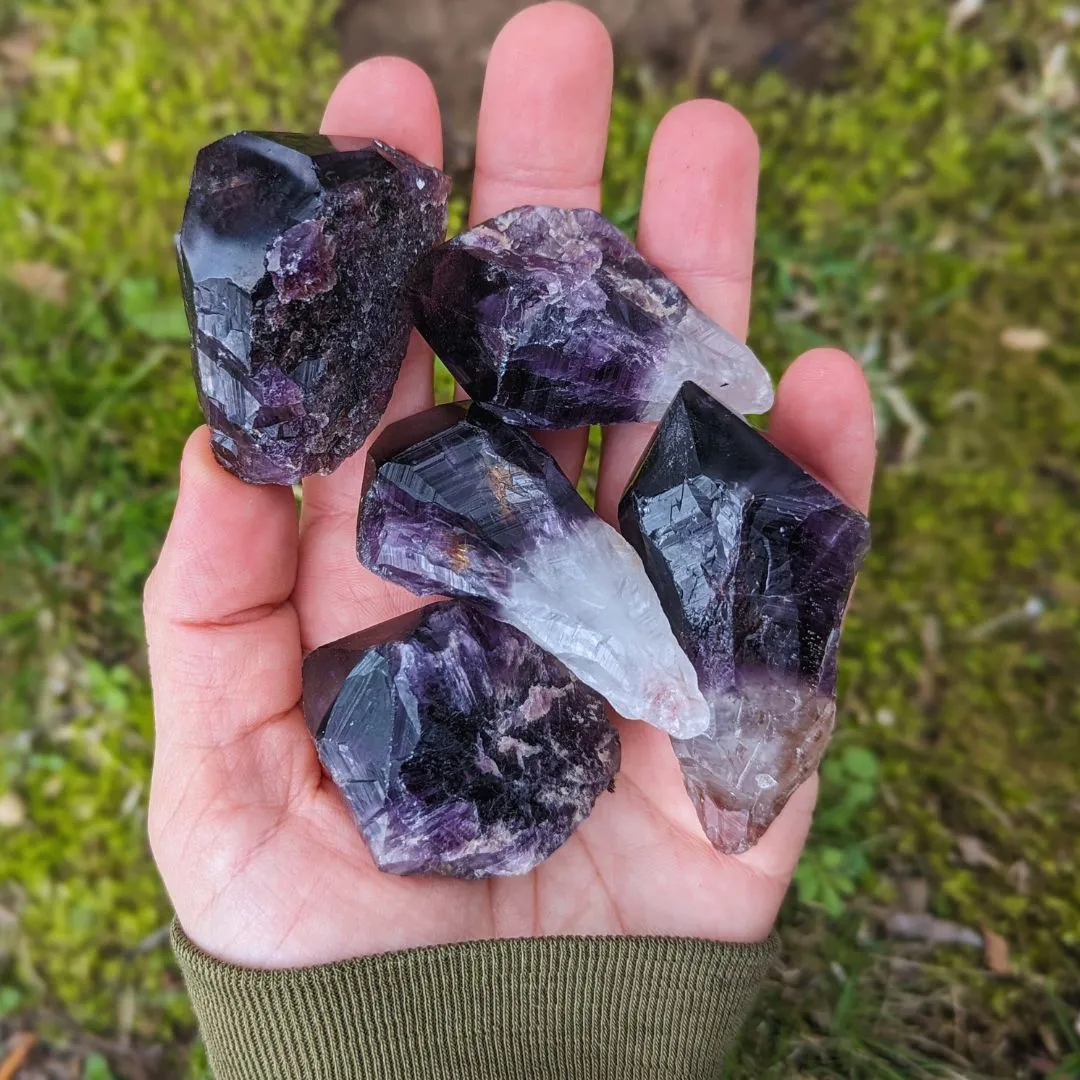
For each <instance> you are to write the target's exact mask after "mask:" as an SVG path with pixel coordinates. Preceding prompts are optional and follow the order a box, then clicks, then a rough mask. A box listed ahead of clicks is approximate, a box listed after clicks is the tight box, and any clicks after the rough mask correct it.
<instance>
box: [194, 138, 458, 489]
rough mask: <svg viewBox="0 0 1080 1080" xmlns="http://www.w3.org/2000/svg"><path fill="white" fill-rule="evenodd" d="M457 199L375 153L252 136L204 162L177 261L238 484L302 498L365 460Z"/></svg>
mask: <svg viewBox="0 0 1080 1080" xmlns="http://www.w3.org/2000/svg"><path fill="white" fill-rule="evenodd" d="M449 193H450V179H449V177H447V176H445V175H444V174H443V173H441V172H439V171H438V170H437V169H433V168H431V167H429V166H427V165H424V164H421V163H420V162H419V161H416V160H415V159H413V158H411V157H409V155H408V154H404V153H402V152H401V151H400V150H395V149H394V148H393V147H391V146H387V145H386V144H385V143H381V142H378V141H377V140H372V139H344V138H337V137H335V138H334V139H333V141H331V140H330V139H328V138H325V137H324V136H322V135H290V134H269V133H254V132H241V133H240V134H237V135H230V136H228V137H227V138H224V139H220V140H219V141H218V142H215V143H211V144H210V145H209V146H207V147H204V148H203V149H202V150H201V151H200V152H199V156H198V158H197V159H196V162H195V171H194V175H193V176H192V180H191V192H190V194H189V196H188V202H187V207H186V208H185V210H184V220H183V224H182V225H181V227H180V232H179V233H178V234H177V237H176V248H177V255H178V259H179V265H180V278H181V283H182V285H183V291H184V302H185V305H186V307H187V313H188V323H189V325H190V327H191V335H192V344H193V366H194V372H195V384H196V386H197V388H198V392H199V403H200V404H201V405H202V409H203V413H204V414H205V416H206V420H207V423H208V424H209V425H210V429H211V431H212V433H213V434H212V445H213V449H214V455H215V456H216V457H217V459H218V461H220V462H221V464H222V465H224V466H225V468H227V469H228V470H229V471H230V472H232V473H234V474H235V475H237V476H239V477H240V479H241V480H247V481H249V482H251V483H260V484H293V483H296V482H297V481H298V480H300V479H301V478H302V477H303V476H306V475H308V474H309V473H317V472H330V471H332V470H333V469H335V468H336V467H337V466H338V465H339V464H340V463H341V462H342V461H344V460H345V458H347V457H348V456H349V455H350V454H352V453H353V452H354V451H355V450H357V449H358V448H359V447H360V444H361V443H362V442H363V441H364V439H365V438H366V437H367V435H368V434H369V433H370V432H371V430H372V429H373V428H374V427H375V425H376V423H378V420H379V417H380V416H381V415H382V413H383V410H384V409H385V408H386V405H387V403H388V402H389V400H390V392H391V390H392V389H393V386H394V381H395V379H396V378H397V373H398V369H399V368H400V367H401V360H402V358H403V356H404V355H405V348H406V346H407V345H408V341H409V332H410V326H411V319H410V317H409V315H408V312H407V310H406V305H405V303H404V299H403V295H402V285H403V282H404V280H405V276H406V274H407V273H408V271H409V270H410V269H411V268H412V266H413V265H414V264H415V262H416V260H417V259H418V258H419V257H420V256H421V255H423V254H424V253H425V252H427V251H429V250H430V249H431V248H432V247H433V246H434V245H435V244H437V243H439V241H441V240H442V238H443V236H444V235H445V232H446V203H447V199H448V197H449Z"/></svg>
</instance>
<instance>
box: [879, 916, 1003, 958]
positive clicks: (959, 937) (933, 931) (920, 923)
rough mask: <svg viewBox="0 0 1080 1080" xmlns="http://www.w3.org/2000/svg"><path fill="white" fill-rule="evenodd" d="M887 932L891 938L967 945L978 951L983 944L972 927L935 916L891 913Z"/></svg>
mask: <svg viewBox="0 0 1080 1080" xmlns="http://www.w3.org/2000/svg"><path fill="white" fill-rule="evenodd" d="M885 931H886V933H888V934H889V936H890V937H895V938H904V939H906V940H908V941H925V942H926V943H927V944H929V945H966V946H968V947H969V948H972V949H978V948H981V947H982V944H983V936H982V934H980V933H979V931H978V930H972V929H971V927H970V926H961V925H960V924H959V923H955V922H950V921H949V920H948V919H937V918H935V917H934V916H933V915H912V914H910V913H909V912H906V911H893V912H890V913H889V915H888V916H887V917H886V919H885Z"/></svg>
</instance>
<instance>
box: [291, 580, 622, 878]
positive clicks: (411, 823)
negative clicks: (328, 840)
mask: <svg viewBox="0 0 1080 1080" xmlns="http://www.w3.org/2000/svg"><path fill="white" fill-rule="evenodd" d="M304 715H305V717H306V718H307V723H308V727H309V729H310V730H311V732H312V734H313V735H314V738H315V743H316V746H317V747H318V751H319V757H320V759H321V760H322V763H323V765H324V766H325V768H326V770H327V772H328V773H329V774H330V776H331V778H332V779H333V780H334V782H335V783H336V784H337V786H338V787H339V788H340V789H341V791H342V793H343V794H344V796H345V798H346V799H347V800H348V802H349V805H350V807H351V808H352V811H353V814H354V816H355V818H356V821H357V823H358V825H359V826H360V829H361V831H362V832H363V834H364V837H365V839H366V840H367V843H368V846H369V848H370V849H371V854H372V857H373V858H374V860H375V862H376V864H377V865H378V866H379V867H380V868H381V869H383V870H387V871H390V872H391V873H395V874H448V875H450V876H452V877H460V878H483V877H491V876H494V875H506V874H524V873H527V872H528V871H530V870H532V869H533V867H535V866H537V865H538V864H539V863H540V862H542V861H543V860H544V859H546V858H547V857H548V856H549V855H551V853H552V852H553V851H555V850H556V848H558V847H559V846H560V845H561V844H563V843H564V842H565V841H566V840H567V838H568V837H569V836H570V834H571V833H572V832H573V831H574V829H575V828H576V827H577V826H578V825H579V824H580V823H581V822H582V821H583V820H584V819H585V818H586V817H587V816H588V815H589V812H590V811H591V810H592V806H593V803H594V802H595V801H596V799H597V797H598V796H599V795H600V793H601V792H602V791H604V790H605V789H606V788H610V787H611V785H612V783H613V780H614V776H615V773H616V772H617V771H618V767H619V737H618V734H617V733H616V731H615V729H614V728H613V727H612V726H611V724H610V723H608V721H607V719H606V718H605V713H604V703H603V700H602V699H601V698H600V696H599V695H598V694H595V693H593V691H591V690H589V689H588V688H587V687H585V686H584V685H583V684H582V683H580V682H578V681H577V680H576V679H575V678H574V677H573V675H571V674H570V672H569V671H567V670H566V668H565V667H563V665H562V664H561V663H559V661H558V660H556V659H555V658H554V657H553V656H550V655H548V654H547V653H545V652H544V651H543V650H542V649H540V648H539V647H538V646H536V645H534V644H533V643H532V642H531V641H530V640H529V639H528V638H527V637H525V635H524V634H521V633H519V632H518V631H517V630H514V629H513V628H512V627H509V626H507V625H505V624H504V623H500V622H496V621H495V620H493V619H491V618H489V617H488V616H486V615H485V614H484V613H483V612H481V611H480V610H479V609H478V608H476V607H474V606H471V605H469V604H466V603H462V602H460V601H456V600H451V601H444V602H442V603H438V604H432V605H430V606H428V607H425V608H422V609H420V610H419V611H416V612H413V613H411V614H408V615H404V616H402V617H401V618H399V619H395V620H393V621H392V622H388V623H383V624H382V625H381V626H376V627H373V628H372V629H370V630H366V631H363V632H362V633H359V634H354V635H352V636H351V637H347V638H342V639H341V640H340V641H335V642H333V643H331V644H329V645H323V646H322V647H321V648H318V649H316V650H315V651H314V652H313V653H311V655H310V656H308V658H307V659H306V660H305V661H304Z"/></svg>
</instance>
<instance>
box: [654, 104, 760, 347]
mask: <svg viewBox="0 0 1080 1080" xmlns="http://www.w3.org/2000/svg"><path fill="white" fill-rule="evenodd" d="M759 164H760V152H759V148H758V141H757V136H756V135H755V133H754V129H753V127H752V126H751V124H750V122H749V121H748V120H747V119H746V117H745V116H743V114H742V113H741V112H739V110H738V109H736V108H733V107H732V106H731V105H728V104H726V103H725V102H723V101H716V100H712V99H708V98H699V99H697V100H694V101H687V102H685V103H683V104H681V105H676V106H675V107H674V108H673V109H671V110H670V111H669V112H668V113H667V114H666V115H665V116H664V118H663V119H662V120H661V121H660V124H659V126H658V127H657V129H656V132H655V134H654V135H653V139H652V143H651V145H650V147H649V159H648V167H647V168H646V171H645V186H644V189H643V191H642V199H641V218H640V225H639V229H638V244H639V246H640V247H641V250H642V251H643V252H644V253H645V255H646V256H648V258H650V259H652V260H653V261H654V262H655V263H657V264H658V265H659V266H660V267H661V268H662V269H663V270H664V271H665V273H667V274H668V275H669V276H670V277H671V278H673V279H674V280H675V281H676V282H677V283H678V284H679V285H680V286H681V287H682V288H683V290H684V291H685V292H686V293H687V294H688V295H689V296H690V298H691V300H693V301H694V303H695V304H697V305H698V307H700V308H702V309H703V310H704V311H705V312H706V313H707V314H709V315H710V316H712V317H713V318H714V319H716V320H717V321H718V322H719V323H721V324H722V325H723V326H724V327H726V328H727V329H728V330H729V331H731V332H732V333H733V334H736V335H737V336H740V337H741V336H743V335H744V334H745V333H746V327H747V323H748V319H749V310H750V279H751V274H752V271H753V261H754V232H755V211H756V207H757V189H758V168H759Z"/></svg>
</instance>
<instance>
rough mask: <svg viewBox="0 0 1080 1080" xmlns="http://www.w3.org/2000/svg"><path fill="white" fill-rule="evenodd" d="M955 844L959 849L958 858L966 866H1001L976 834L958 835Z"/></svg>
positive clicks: (997, 867)
mask: <svg viewBox="0 0 1080 1080" xmlns="http://www.w3.org/2000/svg"><path fill="white" fill-rule="evenodd" d="M956 846H957V848H958V849H959V851H960V858H961V859H963V860H964V862H965V863H967V865H968V866H986V867H989V868H990V869H991V870H998V869H1000V868H1001V861H1000V860H999V859H998V858H996V857H995V855H994V854H993V852H991V851H990V850H989V849H988V848H987V846H986V845H985V844H984V843H983V842H982V841H981V840H980V839H979V838H978V837H977V836H958V837H957V838H956Z"/></svg>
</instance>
